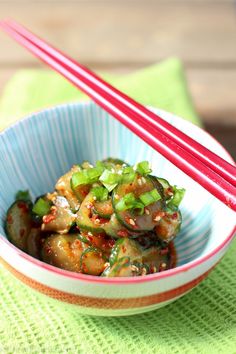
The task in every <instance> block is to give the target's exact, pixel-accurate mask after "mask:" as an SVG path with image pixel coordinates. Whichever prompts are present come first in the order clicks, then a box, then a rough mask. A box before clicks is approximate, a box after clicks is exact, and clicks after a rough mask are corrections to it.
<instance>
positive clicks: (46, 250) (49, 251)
mask: <svg viewBox="0 0 236 354" xmlns="http://www.w3.org/2000/svg"><path fill="white" fill-rule="evenodd" d="M45 252H46V253H47V254H51V253H52V249H51V247H49V246H46V247H45Z"/></svg>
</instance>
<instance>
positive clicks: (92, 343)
mask: <svg viewBox="0 0 236 354" xmlns="http://www.w3.org/2000/svg"><path fill="white" fill-rule="evenodd" d="M108 79H109V80H110V81H111V82H113V83H114V84H115V85H116V86H117V87H119V88H121V89H123V90H124V91H126V92H127V93H128V94H130V95H132V96H133V97H134V98H136V99H138V100H139V101H141V102H143V103H145V104H149V105H153V106H157V107H159V108H163V109H166V110H168V111H172V112H174V113H176V114H179V115H181V116H183V117H185V118H186V119H189V120H191V121H193V122H194V123H198V124H200V121H199V120H198V117H197V115H196V113H195V111H194V109H193V107H192V104H191V101H190V98H189V95H188V91H187V88H186V84H185V79H184V74H183V69H182V66H181V64H180V62H179V61H178V60H175V59H171V60H168V61H165V62H163V63H161V64H158V65H154V66H152V67H149V68H145V69H143V70H140V71H138V72H136V73H134V74H131V75H127V76H125V77H119V78H118V77H115V78H114V77H109V78H108ZM82 98H83V99H84V97H83V96H82V95H81V94H80V93H79V92H78V91H77V90H76V89H74V88H73V87H71V86H70V85H68V84H67V83H66V82H65V81H64V80H63V79H61V78H59V77H58V76H57V75H56V74H54V73H51V72H47V71H37V70H23V71H19V72H18V73H17V74H16V75H15V76H14V77H13V78H12V80H11V81H10V82H9V84H8V85H7V88H6V90H5V92H4V95H3V97H2V102H1V109H0V127H1V128H3V127H5V126H6V125H8V124H10V123H11V122H13V121H15V120H16V119H17V118H19V117H21V116H22V115H24V114H25V113H29V112H31V111H32V110H37V109H39V108H42V107H45V106H49V105H51V104H56V103H61V102H64V101H75V100H78V99H82ZM235 252H236V242H234V243H233V245H232V246H231V248H230V250H229V251H228V253H227V255H226V256H225V257H224V259H223V260H222V262H221V263H220V264H219V265H218V266H217V268H216V269H215V270H214V271H213V272H212V273H211V274H210V276H209V277H208V278H207V279H206V280H205V281H204V282H203V283H201V284H200V285H199V286H198V287H197V288H196V289H194V290H193V291H192V292H191V293H189V294H187V295H186V296H184V297H183V298H181V299H179V300H178V301H176V302H175V303H173V304H171V305H169V306H167V307H165V308H162V309H160V310H157V311H153V312H151V313H147V314H143V315H137V316H133V317H127V318H125V317H124V318H98V317H97V318H95V317H89V316H82V315H80V314H79V313H77V312H76V311H75V310H74V309H68V307H67V306H65V305H64V304H62V303H57V302H55V301H54V300H52V299H50V298H46V297H44V296H42V295H41V294H38V293H36V292H34V291H32V290H30V289H28V288H26V287H25V286H24V285H22V284H21V283H19V282H18V281H17V280H16V279H15V278H13V277H12V276H11V275H10V274H9V273H8V272H7V271H5V270H4V269H2V268H0V277H1V278H0V353H1V352H2V353H4V354H8V353H16V354H21V353H50V354H54V353H55V354H61V353H72V354H75V353H84V354H90V353H91V354H99V353H101V354H102V353H103V354H107V353H111V354H113V353H123V354H124V353H125V354H126V353H127V354H129V353H130V354H136V353H143V354H149V353H153V354H154V353H161V354H177V353H180V354H189V353H197V354H198V353H206V354H217V353H223V354H233V353H236V347H235V341H236V280H235V270H234V269H235V266H236V261H235Z"/></svg>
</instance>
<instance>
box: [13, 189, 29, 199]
mask: <svg viewBox="0 0 236 354" xmlns="http://www.w3.org/2000/svg"><path fill="white" fill-rule="evenodd" d="M16 200H23V201H24V202H28V201H30V202H31V196H30V193H29V191H28V190H26V191H18V192H17V193H16Z"/></svg>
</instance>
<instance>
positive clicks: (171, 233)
mask: <svg viewBox="0 0 236 354" xmlns="http://www.w3.org/2000/svg"><path fill="white" fill-rule="evenodd" d="M181 222H182V216H181V213H180V211H179V210H178V209H176V208H175V209H170V208H168V209H167V211H166V212H165V215H164V216H163V217H162V218H161V219H160V221H159V223H158V225H157V226H156V227H155V232H156V235H157V237H158V238H159V239H160V240H162V241H165V242H170V241H171V240H173V238H174V237H175V236H176V235H177V234H178V232H179V230H180V226H181Z"/></svg>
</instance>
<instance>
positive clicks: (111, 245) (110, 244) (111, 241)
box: [107, 240, 115, 248]
mask: <svg viewBox="0 0 236 354" xmlns="http://www.w3.org/2000/svg"><path fill="white" fill-rule="evenodd" d="M107 244H108V247H110V248H112V247H113V246H114V244H115V240H109V241H108V242H107Z"/></svg>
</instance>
